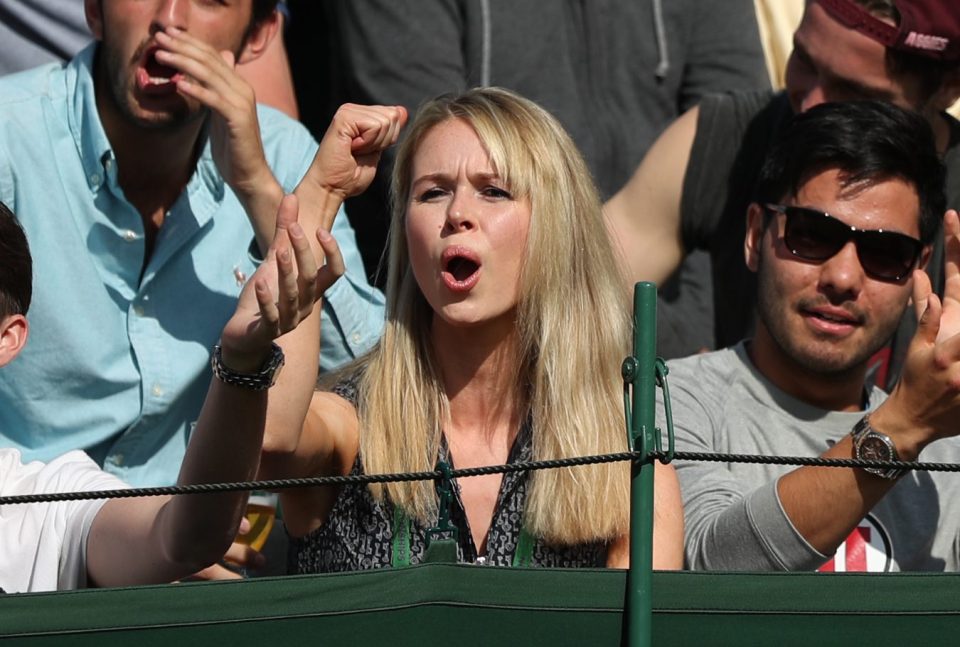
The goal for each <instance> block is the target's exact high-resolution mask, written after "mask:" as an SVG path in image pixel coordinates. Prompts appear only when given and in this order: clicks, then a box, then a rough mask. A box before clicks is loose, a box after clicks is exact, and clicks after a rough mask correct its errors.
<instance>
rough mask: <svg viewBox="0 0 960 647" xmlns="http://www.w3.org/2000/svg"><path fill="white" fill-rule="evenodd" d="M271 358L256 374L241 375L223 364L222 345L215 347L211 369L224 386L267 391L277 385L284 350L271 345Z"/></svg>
mask: <svg viewBox="0 0 960 647" xmlns="http://www.w3.org/2000/svg"><path fill="white" fill-rule="evenodd" d="M270 346H271V351H270V357H268V358H267V361H266V362H265V363H264V365H263V366H262V367H261V368H260V370H259V371H257V372H256V373H239V372H237V371H235V370H233V369H232V368H230V367H229V366H227V365H226V364H224V363H223V356H222V353H221V349H220V344H217V345H216V346H214V347H213V357H212V358H211V359H210V367H211V368H212V369H213V375H214V377H216V378H217V379H218V380H220V381H221V382H223V383H224V384H230V385H231V386H239V387H241V388H244V389H252V390H254V391H266V390H267V389H269V388H270V387H271V386H273V385H274V384H276V383H277V376H279V375H280V369H281V368H283V349H282V348H280V347H279V346H277V345H276V344H270Z"/></svg>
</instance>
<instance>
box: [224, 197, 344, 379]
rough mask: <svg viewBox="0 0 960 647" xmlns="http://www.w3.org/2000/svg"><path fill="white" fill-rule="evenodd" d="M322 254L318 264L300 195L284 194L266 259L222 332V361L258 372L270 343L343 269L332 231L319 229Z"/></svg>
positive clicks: (307, 311) (309, 308)
mask: <svg viewBox="0 0 960 647" xmlns="http://www.w3.org/2000/svg"><path fill="white" fill-rule="evenodd" d="M316 238H317V241H318V242H319V244H320V248H321V249H322V250H323V253H324V255H325V257H326V263H325V264H323V265H322V266H321V265H320V263H318V261H317V259H316V257H315V255H314V252H313V248H312V246H311V245H310V242H309V240H308V239H307V235H306V233H305V232H304V230H303V228H302V227H301V226H300V223H299V222H298V200H297V198H296V196H293V195H287V196H285V197H284V198H283V200H282V201H281V203H280V209H279V211H278V212H277V230H276V234H275V235H274V240H273V244H272V245H271V246H270V250H269V252H268V254H267V258H266V260H265V261H264V262H263V263H262V264H261V265H260V267H259V268H258V269H257V271H256V273H254V275H253V276H252V277H250V280H249V281H248V282H247V284H246V285H245V286H244V288H243V291H242V292H241V294H240V300H239V302H238V304H237V309H236V311H235V312H234V315H233V317H231V319H230V321H229V322H228V323H227V325H226V326H225V327H224V330H223V333H222V335H221V341H220V343H221V347H222V353H223V361H224V363H225V364H226V365H227V366H229V367H230V368H231V369H233V370H235V371H240V372H245V371H256V370H257V368H259V367H260V366H261V365H262V364H263V362H264V361H265V359H266V358H267V356H268V354H269V349H270V343H271V342H272V341H273V340H274V339H276V338H277V337H279V336H280V335H282V334H284V333H287V332H290V331H291V330H293V329H294V328H296V327H297V325H298V324H299V323H300V322H301V321H303V320H304V319H306V318H307V317H308V316H310V313H311V312H312V311H313V308H314V304H315V303H316V301H317V300H318V299H319V298H321V297H322V296H323V293H324V292H325V291H326V290H327V289H328V288H329V287H330V286H331V285H333V283H334V282H335V281H336V280H337V279H338V278H339V277H340V276H341V275H342V274H343V271H344V267H343V258H342V257H341V256H340V249H339V247H338V246H337V242H336V241H335V240H334V238H333V236H331V235H330V232H328V231H325V230H323V229H318V230H317V232H316Z"/></svg>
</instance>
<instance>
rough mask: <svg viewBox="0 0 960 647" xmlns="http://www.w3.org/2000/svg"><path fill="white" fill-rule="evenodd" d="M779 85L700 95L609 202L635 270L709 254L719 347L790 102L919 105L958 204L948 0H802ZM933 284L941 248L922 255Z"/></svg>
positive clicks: (884, 355) (741, 327)
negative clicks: (753, 211) (765, 170)
mask: <svg viewBox="0 0 960 647" xmlns="http://www.w3.org/2000/svg"><path fill="white" fill-rule="evenodd" d="M786 85H787V89H786V91H785V92H780V93H772V92H754V93H745V92H738V93H730V94H724V95H716V96H712V97H707V98H705V99H704V100H703V101H702V102H701V104H700V105H699V106H698V107H697V108H694V109H692V110H690V111H689V112H687V113H686V114H685V115H684V116H682V117H680V118H679V119H678V120H677V121H676V122H674V124H673V125H671V126H670V127H669V128H668V129H667V130H666V131H665V132H664V133H663V134H662V135H661V136H660V138H659V139H658V140H657V142H656V143H655V144H654V145H653V147H652V148H651V149H650V151H649V152H648V153H647V156H646V158H645V159H644V161H643V162H642V163H641V165H640V166H639V167H638V169H637V171H636V173H635V174H634V176H633V178H631V180H630V181H629V182H628V183H627V185H626V186H625V187H624V188H623V189H621V191H620V192H619V193H617V194H616V195H615V196H614V197H613V198H611V199H610V201H609V202H607V205H606V210H607V215H608V220H609V224H610V227H611V230H612V232H613V235H614V236H615V238H617V239H618V240H619V243H620V246H621V248H622V253H623V260H624V262H625V264H626V267H627V268H628V276H629V278H630V280H631V283H632V282H633V281H640V280H651V281H655V282H658V283H659V282H661V281H663V280H664V279H665V278H667V277H668V276H670V274H671V273H672V272H673V271H674V269H675V268H676V267H677V265H678V264H679V262H680V260H681V259H682V258H683V256H684V255H685V254H686V253H687V252H688V251H690V250H693V249H707V250H709V252H710V255H711V258H712V265H713V284H714V308H715V312H714V333H715V343H716V347H717V348H721V347H724V346H729V345H732V344H734V343H736V342H737V341H739V340H740V339H742V338H744V337H749V336H750V334H751V328H752V322H753V306H754V303H755V295H756V282H755V276H754V275H753V274H752V273H750V272H749V271H748V270H747V268H746V267H745V266H744V264H743V240H744V233H745V230H746V229H745V218H746V213H747V206H748V204H749V203H750V202H751V200H752V198H753V191H754V185H755V182H756V178H757V176H758V174H759V171H760V166H761V162H762V160H763V159H764V157H765V155H766V152H767V149H768V147H769V145H770V142H771V140H772V139H773V137H774V135H775V134H776V133H777V132H779V131H780V130H781V129H782V128H783V127H784V125H785V124H786V123H787V122H788V121H789V119H790V118H791V117H792V115H793V114H795V113H797V112H802V111H804V110H806V109H808V108H810V107H812V106H814V105H817V104H820V103H824V102H828V101H848V100H855V99H880V100H885V101H890V102H892V103H895V104H897V105H900V106H902V107H905V108H908V109H910V110H914V111H916V112H918V113H920V114H921V115H923V116H924V117H925V118H926V119H927V121H928V122H929V123H930V125H931V126H932V128H933V131H934V134H935V137H936V145H937V149H938V151H939V153H940V154H941V155H942V156H943V159H944V162H945V164H946V166H947V183H946V193H947V206H948V207H952V208H956V207H958V206H960V122H957V121H956V120H955V119H953V118H952V117H950V116H949V115H947V114H946V112H945V111H946V109H947V107H949V106H950V105H951V104H952V103H953V102H954V101H955V100H956V99H957V98H958V97H960V2H957V0H807V3H806V6H805V9H804V15H803V20H802V21H801V24H800V26H799V27H798V29H797V31H796V33H795V34H794V50H793V53H792V54H791V56H790V60H789V61H788V63H787V72H786ZM927 269H928V272H929V273H930V275H931V279H932V281H933V284H934V288H935V289H936V290H937V291H938V292H941V291H942V290H941V288H942V281H943V278H942V277H943V253H942V247H941V246H940V245H938V246H937V247H936V248H935V250H934V254H933V256H932V258H931V260H930V263H929V264H928V266H927ZM915 327H916V322H915V321H914V318H913V316H912V315H909V314H908V315H907V316H905V317H904V320H903V322H902V323H901V326H900V328H899V329H898V330H897V332H896V334H895V335H894V337H893V340H892V341H891V344H890V345H889V346H888V347H887V348H885V349H883V350H881V351H880V352H879V353H878V354H877V356H876V357H875V358H874V361H873V362H872V367H873V371H874V372H873V375H874V379H875V382H876V383H877V384H878V385H880V386H882V387H887V386H889V385H892V384H894V383H895V382H896V379H897V377H898V375H899V372H900V364H901V361H902V358H903V355H904V353H905V351H906V347H907V345H908V344H909V341H910V339H911V337H912V336H913V331H914V329H915Z"/></svg>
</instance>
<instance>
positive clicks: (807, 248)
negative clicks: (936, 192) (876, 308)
mask: <svg viewBox="0 0 960 647" xmlns="http://www.w3.org/2000/svg"><path fill="white" fill-rule="evenodd" d="M763 208H764V210H766V211H767V213H768V214H772V213H782V214H784V215H785V216H786V217H787V221H786V227H785V228H784V231H783V242H784V243H785V244H786V246H787V249H789V250H790V253H791V254H793V255H794V256H796V257H797V258H801V259H803V260H805V261H817V262H822V261H825V260H827V259H828V258H831V257H832V256H833V255H834V254H836V253H837V252H839V251H840V250H841V249H843V246H844V245H846V244H847V241H848V240H850V239H851V238H852V239H853V242H854V245H856V248H857V258H859V259H860V265H861V266H862V267H863V269H864V271H865V272H866V273H867V274H869V275H870V276H871V277H873V278H875V279H877V280H880V281H889V282H895V281H899V280H901V279H903V277H905V276H907V275H908V274H909V273H910V272H911V271H912V270H913V268H914V267H916V264H917V261H918V260H919V259H920V252H922V251H923V243H921V242H920V241H919V240H917V239H916V238H912V237H910V236H907V235H905V234H900V233H897V232H894V231H884V230H882V229H857V228H856V227H853V226H851V225H848V224H846V223H845V222H841V221H840V220H837V219H836V218H834V217H833V216H831V215H830V214H828V213H824V212H822V211H817V210H815V209H808V208H806V207H789V206H784V205H782V204H765V205H763Z"/></svg>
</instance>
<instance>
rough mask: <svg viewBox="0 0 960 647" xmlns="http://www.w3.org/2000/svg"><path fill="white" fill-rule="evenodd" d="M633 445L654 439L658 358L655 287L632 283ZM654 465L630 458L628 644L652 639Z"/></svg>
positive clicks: (637, 646)
mask: <svg viewBox="0 0 960 647" xmlns="http://www.w3.org/2000/svg"><path fill="white" fill-rule="evenodd" d="M633 356H634V357H635V358H636V359H637V371H636V373H635V375H634V379H633V406H632V410H633V414H632V416H631V418H632V428H631V430H630V432H631V437H632V441H633V449H634V450H640V451H643V452H649V451H651V450H652V449H654V448H655V447H656V445H655V442H656V441H655V435H654V434H655V428H654V424H655V419H654V405H655V402H656V399H655V389H656V373H655V367H656V359H657V287H656V286H655V285H654V284H653V283H648V282H644V283H637V284H636V286H634V290H633ZM653 470H654V465H653V463H652V462H650V461H642V462H635V463H634V465H633V470H632V473H631V485H630V570H629V572H628V573H627V614H628V616H627V618H626V620H627V635H628V641H629V644H630V645H631V647H641V646H643V647H647V646H649V645H651V644H652V642H653V639H652V624H653V611H652V600H651V588H652V583H653Z"/></svg>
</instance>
